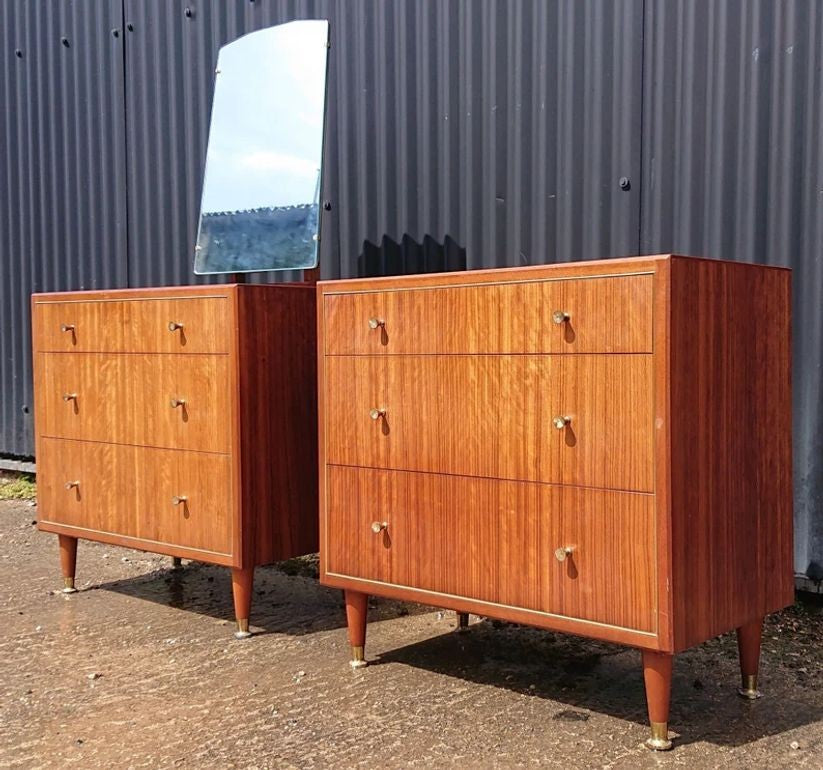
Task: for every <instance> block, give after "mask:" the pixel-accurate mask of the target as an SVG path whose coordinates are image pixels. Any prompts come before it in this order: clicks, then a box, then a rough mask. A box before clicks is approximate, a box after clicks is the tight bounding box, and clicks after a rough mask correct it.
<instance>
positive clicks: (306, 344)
mask: <svg viewBox="0 0 823 770" xmlns="http://www.w3.org/2000/svg"><path fill="white" fill-rule="evenodd" d="M314 316H315V289H314V286H313V285H312V286H307V285H299V284H295V285H278V286H255V285H242V284H241V285H233V286H202V287H175V288H163V289H144V290H143V289H141V290H137V289H135V290H121V291H101V292H72V293H64V294H35V295H34V296H33V297H32V318H33V340H34V375H35V421H36V434H37V439H36V441H37V447H36V448H37V470H38V473H37V481H38V502H39V521H38V527H39V528H40V529H41V530H45V531H47V532H56V533H57V534H58V535H59V538H60V548H61V557H62V566H63V573H64V577H65V580H66V587H67V589H68V590H72V589H73V588H74V572H75V561H76V549H77V538H87V539H90V540H99V541H102V542H108V543H114V544H116V545H124V546H129V547H132V548H138V549H142V550H146V551H153V552H156V553H163V554H168V555H170V556H174V557H178V558H179V557H185V558H190V559H196V560H199V561H205V562H211V563H214V564H222V565H226V566H228V567H231V568H232V577H233V579H232V584H233V588H234V597H235V610H236V614H237V619H238V625H239V630H238V633H239V634H240V635H245V634H247V633H248V618H249V609H250V602H251V586H252V580H253V571H254V567H255V566H257V565H260V564H267V563H269V562H272V561H276V560H279V559H286V558H290V557H292V556H296V555H299V554H304V553H311V552H313V551H315V550H317V514H316V510H317V472H316V468H317V444H316V426H317V419H316V406H315V399H316V367H315V347H316V341H315V334H314V325H313V324H314Z"/></svg>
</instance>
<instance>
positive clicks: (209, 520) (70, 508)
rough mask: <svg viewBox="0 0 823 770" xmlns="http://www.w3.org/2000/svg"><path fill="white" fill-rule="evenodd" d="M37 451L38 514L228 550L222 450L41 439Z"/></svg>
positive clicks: (227, 476)
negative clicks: (179, 499)
mask: <svg viewBox="0 0 823 770" xmlns="http://www.w3.org/2000/svg"><path fill="white" fill-rule="evenodd" d="M38 451H39V453H38V456H37V498H38V511H39V516H40V520H41V521H44V522H51V523H54V524H64V525H68V526H72V527H82V528H84V529H87V530H92V531H97V532H102V533H109V534H114V535H121V536H125V537H133V538H138V539H140V540H146V541H151V542H158V543H166V544H169V545H177V546H184V547H186V548H193V549H197V550H202V551H211V552H215V553H220V554H226V555H228V554H231V551H232V528H231V523H232V517H231V461H230V457H229V456H228V455H218V454H206V453H203V452H186V451H180V450H167V449H151V448H147V447H136V446H124V445H119V444H103V443H96V442H86V441H70V440H62V439H49V438H44V439H41V441H40V446H39V450H38ZM67 484H70V485H73V486H70V487H68V488H67V486H66V485H67ZM182 497H185V498H186V499H185V500H184V501H181V502H179V503H178V504H177V505H175V504H174V503H173V499H174V498H182ZM88 536H89V537H90V538H91V539H93V537H94V536H93V533H89V535H88Z"/></svg>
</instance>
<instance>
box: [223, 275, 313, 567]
mask: <svg viewBox="0 0 823 770" xmlns="http://www.w3.org/2000/svg"><path fill="white" fill-rule="evenodd" d="M237 290H238V302H237V319H238V320H237V323H238V328H239V330H240V331H239V334H238V338H237V344H238V357H237V367H238V368H237V391H236V394H235V396H234V397H235V399H236V401H237V403H238V405H239V422H238V425H237V428H238V436H237V440H238V442H239V456H240V458H241V460H240V464H239V470H240V479H241V485H240V491H241V501H240V505H241V506H242V511H243V531H244V544H243V560H244V563H247V564H255V565H257V564H268V563H270V562H272V561H277V560H281V559H288V558H291V557H293V556H299V555H302V554H306V553H314V552H316V551H317V550H318V512H317V358H316V350H317V336H316V326H315V322H316V312H315V307H316V299H315V297H316V292H315V287H314V286H309V285H301V286H300V288H299V289H295V288H292V287H288V288H285V289H284V287H283V286H276V285H269V286H266V285H258V286H255V285H253V284H246V285H242V286H238V287H237Z"/></svg>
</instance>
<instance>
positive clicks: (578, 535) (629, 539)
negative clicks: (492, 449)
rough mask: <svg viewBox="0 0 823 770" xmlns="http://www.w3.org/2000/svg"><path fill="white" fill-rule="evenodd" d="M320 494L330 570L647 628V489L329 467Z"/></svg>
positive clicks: (650, 528)
mask: <svg viewBox="0 0 823 770" xmlns="http://www.w3.org/2000/svg"><path fill="white" fill-rule="evenodd" d="M326 498H327V501H326V513H325V515H326V537H325V541H324V546H325V547H324V557H325V562H324V568H325V570H326V572H328V573H330V574H334V575H340V576H345V577H356V578H362V579H367V580H373V581H377V582H382V583H387V584H391V585H395V586H404V587H409V588H418V589H423V590H428V591H433V592H437V593H443V594H449V595H451V596H457V597H462V598H468V599H477V600H480V601H485V602H492V603H495V604H499V605H503V606H507V607H513V608H522V609H529V610H534V611H538V612H545V613H550V614H552V615H561V616H565V617H569V618H575V619H579V620H586V621H591V622H596V623H604V624H608V625H612V626H616V627H620V628H627V629H633V630H637V631H644V632H654V631H656V626H657V623H656V612H657V607H656V591H655V581H656V575H655V544H654V532H655V526H654V497H653V496H652V495H648V494H638V493H631V492H612V491H605V490H595V489H583V488H577V487H567V486H552V485H548V484H535V483H524V482H514V481H499V480H494V479H480V478H473V477H466V476H447V475H439V474H431V473H410V472H403V471H384V470H371V469H364V468H352V467H343V466H329V467H328V468H327V490H326ZM375 523H376V524H377V525H378V526H379V525H382V524H384V523H385V525H386V526H385V527H384V528H383V529H380V530H379V531H378V532H375V531H374V530H373V527H372V525H373V524H375ZM565 548H570V549H571V553H570V554H569V555H566V554H565V552H563V553H561V554H560V555H561V556H563V557H564V558H563V560H562V561H561V560H559V559H558V558H557V554H556V551H557V550H558V549H565Z"/></svg>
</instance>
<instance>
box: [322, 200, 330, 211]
mask: <svg viewBox="0 0 823 770" xmlns="http://www.w3.org/2000/svg"><path fill="white" fill-rule="evenodd" d="M323 210H324V211H331V201H323Z"/></svg>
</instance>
